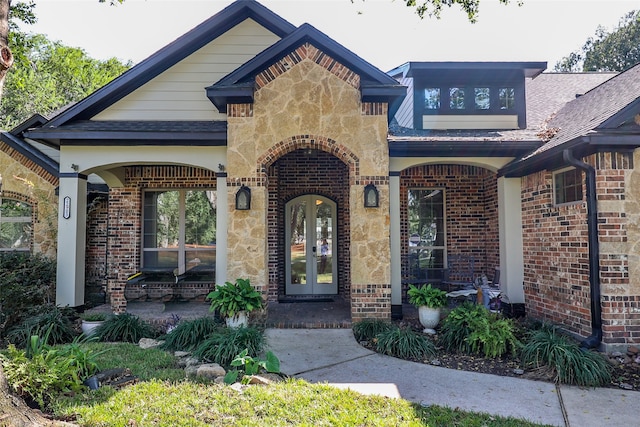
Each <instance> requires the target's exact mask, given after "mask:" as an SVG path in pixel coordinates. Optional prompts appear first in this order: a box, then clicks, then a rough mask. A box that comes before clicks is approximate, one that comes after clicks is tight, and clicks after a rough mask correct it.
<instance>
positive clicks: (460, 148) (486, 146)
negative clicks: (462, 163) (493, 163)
mask: <svg viewBox="0 0 640 427" xmlns="http://www.w3.org/2000/svg"><path fill="white" fill-rule="evenodd" d="M539 146H540V141H537V140H535V141H508V142H505V141H490V142H487V141H469V142H465V141H460V140H450V141H437V142H430V143H428V144H427V143H421V142H420V141H390V142H389V156H390V157H456V156H457V157H459V156H461V155H462V153H464V156H483V157H518V156H522V155H524V154H526V153H530V152H531V151H533V150H535V149H536V148H538V147H539Z"/></svg>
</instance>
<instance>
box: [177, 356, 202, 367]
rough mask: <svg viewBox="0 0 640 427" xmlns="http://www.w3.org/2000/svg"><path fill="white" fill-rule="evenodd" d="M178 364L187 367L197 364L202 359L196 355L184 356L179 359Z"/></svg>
mask: <svg viewBox="0 0 640 427" xmlns="http://www.w3.org/2000/svg"><path fill="white" fill-rule="evenodd" d="M177 364H178V366H179V367H180V368H186V367H188V366H196V365H198V364H200V361H199V360H198V359H196V358H195V357H182V358H180V359H178V362H177Z"/></svg>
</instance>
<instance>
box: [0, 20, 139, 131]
mask: <svg viewBox="0 0 640 427" xmlns="http://www.w3.org/2000/svg"><path fill="white" fill-rule="evenodd" d="M9 36H10V41H9V44H10V46H12V52H13V55H14V58H15V62H14V65H13V67H12V68H11V69H10V70H9V72H8V73H7V76H6V81H5V85H4V92H3V95H2V103H1V104H0V118H1V119H0V128H2V129H11V128H13V127H15V126H16V125H17V124H19V123H21V122H22V121H23V120H25V119H27V118H28V117H30V116H31V115H32V114H34V113H40V114H45V115H46V114H49V113H51V112H53V111H55V110H57V109H59V108H61V107H63V106H65V105H67V104H69V103H72V102H76V101H80V100H81V99H82V98H84V97H86V96H87V95H89V94H90V93H92V92H94V91H95V90H97V89H98V88H100V87H102V86H104V85H105V84H107V83H108V82H109V81H111V80H112V79H114V78H115V77H117V76H119V75H120V74H122V73H123V72H124V71H126V70H127V69H128V68H129V67H130V66H131V64H122V63H121V62H120V61H118V60H117V59H116V58H111V59H108V60H106V61H100V60H96V59H92V58H90V57H89V56H88V55H87V53H86V52H85V51H84V50H83V49H79V48H74V47H68V46H65V45H63V44H61V43H60V42H53V41H50V40H48V39H47V38H46V36H45V35H42V34H26V33H23V32H20V31H12V32H11V33H10V35H9Z"/></svg>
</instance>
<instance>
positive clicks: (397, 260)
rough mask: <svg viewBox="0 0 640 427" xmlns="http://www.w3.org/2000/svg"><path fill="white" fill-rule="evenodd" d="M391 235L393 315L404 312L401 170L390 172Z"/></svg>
mask: <svg viewBox="0 0 640 427" xmlns="http://www.w3.org/2000/svg"><path fill="white" fill-rule="evenodd" d="M389 211H390V212H389V216H390V221H391V224H390V230H389V234H390V236H391V315H392V316H393V317H395V316H397V315H401V314H402V258H401V252H402V246H401V245H402V241H401V240H402V239H401V236H400V172H390V173H389Z"/></svg>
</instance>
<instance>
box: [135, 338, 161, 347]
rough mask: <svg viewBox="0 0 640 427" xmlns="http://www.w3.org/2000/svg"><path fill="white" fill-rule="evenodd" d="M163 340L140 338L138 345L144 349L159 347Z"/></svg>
mask: <svg viewBox="0 0 640 427" xmlns="http://www.w3.org/2000/svg"><path fill="white" fill-rule="evenodd" d="M163 342H164V341H158V340H154V339H152V338H140V341H138V347H140V348H142V349H148V348H156V347H159V346H160V344H162V343H163Z"/></svg>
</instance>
